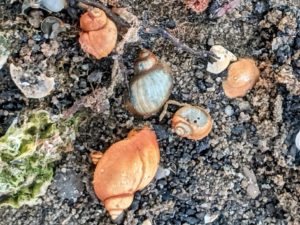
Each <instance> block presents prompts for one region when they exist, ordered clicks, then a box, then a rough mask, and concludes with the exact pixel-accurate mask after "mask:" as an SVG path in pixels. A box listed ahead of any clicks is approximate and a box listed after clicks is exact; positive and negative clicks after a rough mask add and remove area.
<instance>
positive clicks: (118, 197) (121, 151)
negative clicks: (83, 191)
mask: <svg viewBox="0 0 300 225" xmlns="http://www.w3.org/2000/svg"><path fill="white" fill-rule="evenodd" d="M159 160H160V152H159V146H158V143H157V140H156V135H155V133H154V132H153V131H152V130H150V129H149V128H148V127H145V128H143V129H142V130H141V131H133V132H130V133H129V135H128V138H127V139H125V140H122V141H119V142H117V143H115V144H113V145H112V146H111V147H110V148H109V149H108V150H107V151H106V152H105V153H104V154H103V156H102V157H101V158H100V160H99V162H98V164H97V167H96V170H95V173H94V181H93V185H94V190H95V193H96V195H97V197H98V198H99V199H100V200H101V201H102V202H103V203H104V205H105V208H106V209H107V210H108V212H109V213H110V215H111V217H112V218H113V219H116V218H117V217H118V216H119V215H120V214H121V213H122V212H123V210H125V209H127V208H128V207H129V206H130V205H131V203H132V201H133V198H134V193H135V192H136V191H138V190H141V189H143V188H144V187H146V186H147V185H148V184H149V183H150V182H151V180H152V179H153V178H154V176H155V174H156V171H157V168H158V164H159Z"/></svg>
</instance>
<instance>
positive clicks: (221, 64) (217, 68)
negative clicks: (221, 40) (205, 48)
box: [206, 45, 237, 74]
mask: <svg viewBox="0 0 300 225" xmlns="http://www.w3.org/2000/svg"><path fill="white" fill-rule="evenodd" d="M210 51H211V52H213V53H215V54H216V56H218V57H219V59H217V60H216V61H215V62H213V63H210V62H208V64H207V68H206V70H207V71H208V72H210V73H213V74H219V73H222V72H223V71H224V70H226V69H227V67H228V66H229V64H230V62H232V61H236V60H237V57H236V56H235V55H234V54H233V53H231V52H230V51H228V50H227V49H225V48H224V47H223V46H221V45H214V46H212V47H211V49H210Z"/></svg>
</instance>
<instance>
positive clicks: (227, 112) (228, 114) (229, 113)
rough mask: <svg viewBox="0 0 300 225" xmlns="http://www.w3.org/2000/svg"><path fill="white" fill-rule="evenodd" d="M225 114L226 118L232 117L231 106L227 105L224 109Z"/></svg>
mask: <svg viewBox="0 0 300 225" xmlns="http://www.w3.org/2000/svg"><path fill="white" fill-rule="evenodd" d="M225 114H226V115H227V116H232V115H233V114H234V110H233V108H232V106H231V105H227V106H226V107H225Z"/></svg>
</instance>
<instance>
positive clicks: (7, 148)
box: [0, 111, 75, 207]
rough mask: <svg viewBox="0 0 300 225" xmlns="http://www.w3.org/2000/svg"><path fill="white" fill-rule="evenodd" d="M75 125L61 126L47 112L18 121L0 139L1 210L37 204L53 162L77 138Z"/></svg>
mask: <svg viewBox="0 0 300 225" xmlns="http://www.w3.org/2000/svg"><path fill="white" fill-rule="evenodd" d="M70 125H72V121H68V123H64V125H62V124H58V123H56V122H54V121H53V120H52V119H51V118H50V115H49V113H48V112H46V111H37V112H34V113H31V114H30V115H29V116H28V118H27V119H26V121H24V122H23V124H22V125H21V126H18V125H17V122H16V121H15V122H14V123H13V124H12V125H11V126H10V127H9V129H8V130H7V132H6V134H5V135H4V136H2V137H1V138H0V206H1V205H11V206H13V207H19V206H21V205H23V204H29V205H32V204H34V203H36V200H37V197H38V196H40V195H42V194H44V193H45V191H46V189H47V187H48V186H49V184H50V182H51V179H52V177H53V167H54V164H53V163H54V162H55V161H57V160H59V159H60V155H61V152H62V151H64V150H66V149H68V148H69V146H70V144H71V142H72V141H73V140H74V138H75V133H74V129H72V126H70Z"/></svg>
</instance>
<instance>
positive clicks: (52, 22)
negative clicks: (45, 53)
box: [41, 16, 67, 39]
mask: <svg viewBox="0 0 300 225" xmlns="http://www.w3.org/2000/svg"><path fill="white" fill-rule="evenodd" d="M41 30H42V31H43V32H44V34H45V35H44V36H45V38H47V39H48V38H49V39H54V38H56V37H57V35H58V34H59V33H61V32H65V31H66V30H67V29H66V26H65V25H64V23H63V21H61V20H60V19H58V18H57V17H54V16H48V17H47V18H45V19H44V20H43V22H42V24H41Z"/></svg>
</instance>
